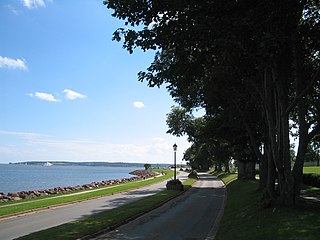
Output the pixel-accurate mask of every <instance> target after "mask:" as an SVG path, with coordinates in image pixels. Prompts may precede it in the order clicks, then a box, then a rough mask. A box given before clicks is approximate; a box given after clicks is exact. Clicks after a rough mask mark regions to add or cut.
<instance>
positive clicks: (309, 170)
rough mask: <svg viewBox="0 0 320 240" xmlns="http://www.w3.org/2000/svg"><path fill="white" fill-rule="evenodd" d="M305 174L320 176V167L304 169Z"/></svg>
mask: <svg viewBox="0 0 320 240" xmlns="http://www.w3.org/2000/svg"><path fill="white" fill-rule="evenodd" d="M303 173H316V174H320V167H317V166H310V167H303Z"/></svg>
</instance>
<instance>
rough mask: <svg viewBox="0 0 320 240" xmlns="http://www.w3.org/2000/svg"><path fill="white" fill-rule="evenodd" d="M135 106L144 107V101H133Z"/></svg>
mask: <svg viewBox="0 0 320 240" xmlns="http://www.w3.org/2000/svg"><path fill="white" fill-rule="evenodd" d="M133 106H134V107H136V108H143V107H144V103H143V102H139V101H136V102H134V103H133Z"/></svg>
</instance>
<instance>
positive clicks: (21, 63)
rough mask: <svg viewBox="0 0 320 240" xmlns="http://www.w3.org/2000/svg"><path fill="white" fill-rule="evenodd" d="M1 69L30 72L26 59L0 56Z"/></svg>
mask: <svg viewBox="0 0 320 240" xmlns="http://www.w3.org/2000/svg"><path fill="white" fill-rule="evenodd" d="M0 68H11V69H21V70H28V68H27V65H26V61H25V60H24V59H19V58H18V59H12V58H8V57H2V56H0Z"/></svg>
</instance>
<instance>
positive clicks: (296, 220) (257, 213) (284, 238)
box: [215, 174, 320, 240]
mask: <svg viewBox="0 0 320 240" xmlns="http://www.w3.org/2000/svg"><path fill="white" fill-rule="evenodd" d="M220 177H221V178H222V180H223V181H225V180H226V182H228V183H227V201H226V206H225V211H224V216H223V218H222V221H221V223H220V227H219V230H218V233H217V235H216V238H215V240H222V239H223V240H229V239H230V240H231V239H232V240H233V239H237V240H244V239H245V240H256V239H264V240H269V239H270V240H294V239H295V240H298V239H299V240H318V239H320V231H319V226H320V217H319V216H320V205H319V204H318V203H311V202H305V201H301V202H300V203H299V204H298V205H297V206H296V207H295V208H286V207H281V208H267V209H265V208H262V206H261V205H260V201H259V200H260V196H261V195H260V192H259V191H258V181H252V180H236V181H230V178H231V177H230V175H228V174H224V175H221V176H220ZM228 179H229V180H228Z"/></svg>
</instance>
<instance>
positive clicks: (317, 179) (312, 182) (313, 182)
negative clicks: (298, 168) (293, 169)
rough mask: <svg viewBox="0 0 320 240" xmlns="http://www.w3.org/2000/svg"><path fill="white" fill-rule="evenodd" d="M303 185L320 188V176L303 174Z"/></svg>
mask: <svg viewBox="0 0 320 240" xmlns="http://www.w3.org/2000/svg"><path fill="white" fill-rule="evenodd" d="M302 183H303V184H305V185H308V186H311V187H318V188H320V174H315V173H308V174H303V176H302Z"/></svg>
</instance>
